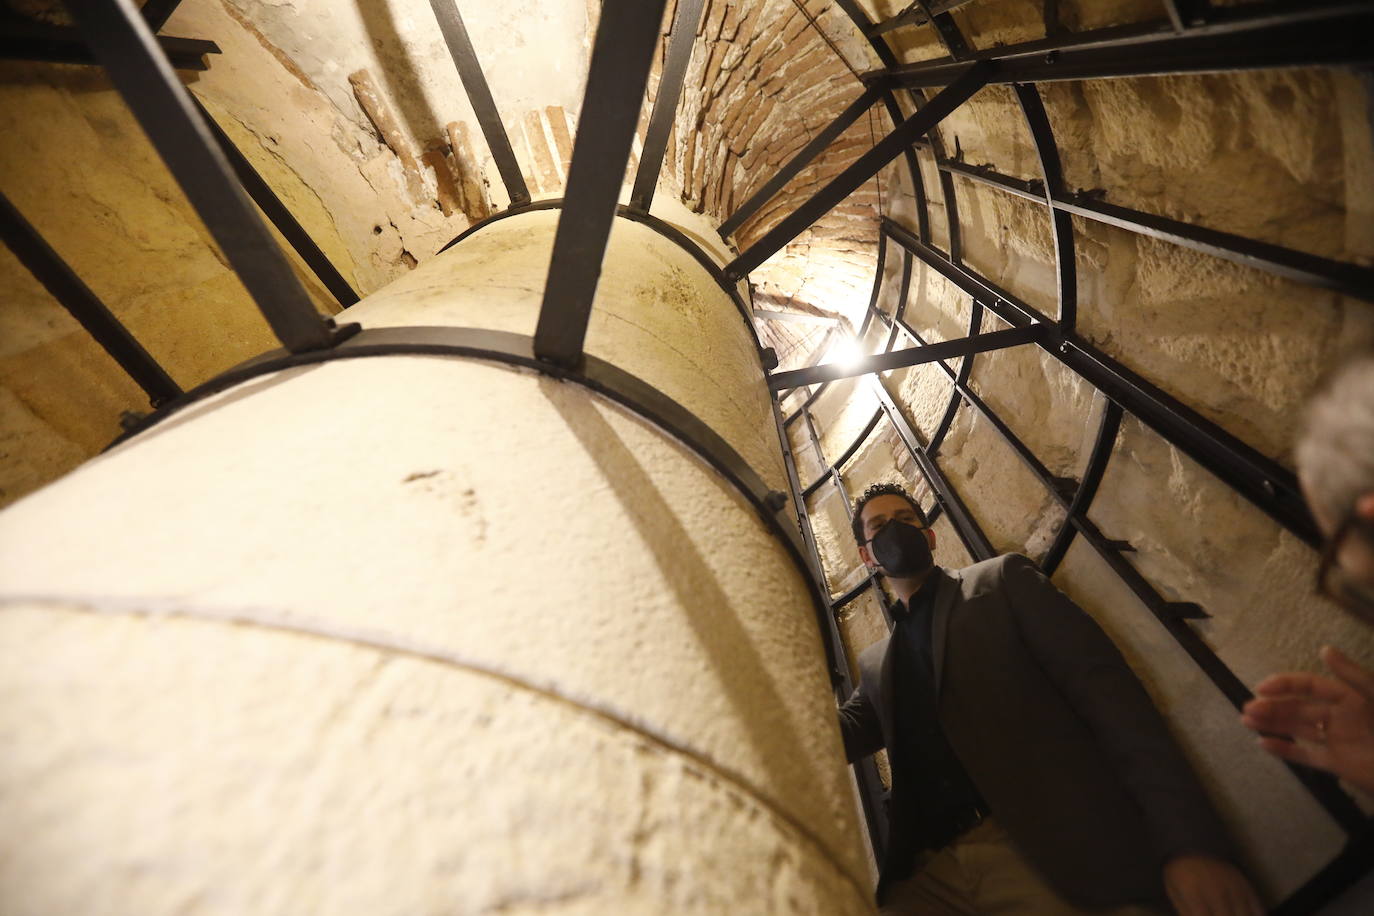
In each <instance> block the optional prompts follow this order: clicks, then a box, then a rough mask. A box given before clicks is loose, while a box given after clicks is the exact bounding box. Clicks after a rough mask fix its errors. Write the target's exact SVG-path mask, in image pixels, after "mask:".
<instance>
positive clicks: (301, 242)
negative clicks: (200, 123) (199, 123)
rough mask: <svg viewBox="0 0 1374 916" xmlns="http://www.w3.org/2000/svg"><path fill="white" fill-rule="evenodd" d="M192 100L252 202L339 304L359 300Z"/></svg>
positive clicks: (208, 114)
mask: <svg viewBox="0 0 1374 916" xmlns="http://www.w3.org/2000/svg"><path fill="white" fill-rule="evenodd" d="M191 101H192V102H194V103H195V105H196V110H197V111H199V112H200V116H201V117H202V118H204V119H205V126H206V127H208V128H209V129H210V134H211V135H212V136H213V137H214V138H215V142H216V143H217V144H219V148H220V151H221V152H223V153H224V155H225V157H226V158H227V159H228V160H229V166H230V167H231V168H232V169H233V170H234V174H235V175H237V176H238V179H239V182H240V183H241V184H242V185H243V189H244V190H245V191H247V192H248V196H249V197H251V198H253V203H255V204H257V205H258V208H259V209H260V210H262V212H263V214H264V215H265V216H266V217H267V218H268V219H269V220H271V221H272V225H274V226H276V227H277V231H278V232H280V233H281V234H282V237H283V238H285V239H286V241H287V242H288V243H289V244H290V245H291V247H292V248H293V249H294V250H295V252H296V254H298V255H299V256H300V259H301V260H302V261H304V262H305V265H306V266H307V267H309V268H310V271H311V273H313V274H314V275H315V277H316V278H317V279H318V280H319V281H320V282H321V283H323V284H324V287H325V289H327V290H329V293H330V295H332V296H333V297H334V299H335V301H337V302H338V303H339V307H340V308H348V307H349V306H350V305H353V304H354V303H356V302H357V301H358V294H357V293H356V292H354V291H353V287H352V286H351V285H349V282H348V281H347V280H345V279H344V276H343V274H341V273H339V270H338V268H336V267H335V266H334V264H333V263H332V262H331V261H330V260H329V258H328V257H327V256H326V255H325V253H324V252H323V251H321V250H320V246H319V245H316V244H315V240H314V239H312V238H311V237H310V234H309V233H308V232H306V231H305V229H304V228H303V227H302V226H301V224H300V223H298V222H296V218H295V217H294V216H292V215H291V211H290V210H289V209H287V207H286V205H285V204H283V203H282V202H281V198H279V197H277V195H276V193H275V192H274V191H273V190H272V186H271V185H269V184H268V183H267V181H266V180H265V179H264V178H263V177H262V175H260V174H259V173H258V170H257V169H255V168H253V163H251V162H249V161H248V157H247V156H245V155H243V153H241V152H240V151H239V148H238V147H237V146H235V145H234V141H233V140H230V139H229V135H228V134H226V133H225V132H224V130H223V129H222V128H221V127H220V126H219V124H217V123H216V122H215V119H214V118H212V117H211V116H210V112H208V111H206V110H205V106H204V105H202V104H201V102H200V99H198V98H196V97H195V96H194V95H192V96H191Z"/></svg>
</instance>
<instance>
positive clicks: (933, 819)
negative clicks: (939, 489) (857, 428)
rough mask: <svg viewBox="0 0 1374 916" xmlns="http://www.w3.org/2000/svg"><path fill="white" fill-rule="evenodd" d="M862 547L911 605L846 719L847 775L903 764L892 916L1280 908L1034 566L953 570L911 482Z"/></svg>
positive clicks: (1173, 748)
mask: <svg viewBox="0 0 1374 916" xmlns="http://www.w3.org/2000/svg"><path fill="white" fill-rule="evenodd" d="M854 537H855V539H856V540H857V541H858V542H859V554H860V556H861V557H862V558H863V561H864V563H865V564H867V565H868V566H869V567H870V568H873V569H876V570H877V571H879V572H880V573H882V574H883V575H884V576H886V577H887V580H888V584H889V585H890V587H891V589H892V591H893V593H894V594H895V596H896V598H897V599H898V601H897V603H896V604H895V605H894V607H893V618H894V621H895V623H894V628H893V631H892V634H891V635H890V636H889V637H888V638H887V639H884V640H881V641H879V642H878V643H876V644H875V645H873V646H870V647H869V648H868V649H866V650H865V651H864V652H863V654H862V656H861V657H860V660H859V672H860V684H859V687H858V689H856V690H855V691H854V694H853V695H852V696H851V697H850V698H849V700H848V701H846V702H845V704H844V706H843V707H842V708H841V710H840V727H841V731H842V733H843V736H844V744H845V751H846V753H847V755H848V757H849V759H850V761H851V762H852V761H854V760H857V759H858V758H860V757H862V756H865V755H867V754H871V753H873V752H875V751H877V750H878V749H879V748H883V747H886V748H887V750H888V755H889V760H890V761H891V764H892V795H891V807H890V809H889V814H890V818H889V823H890V829H889V836H888V842H887V852H886V855H885V857H884V861H883V862H882V863H881V868H882V873H881V878H880V880H879V884H878V899H879V902H880V903H881V904H882V907H883V909H882V912H883V913H890V914H962V916H967V914H980V913H997V914H1008V916H1010V914H1025V916H1060V914H1063V916H1068V914H1077V913H1086V912H1097V913H1111V914H1113V916H1125V914H1132V916H1135V914H1147V913H1160V912H1167V910H1166V909H1165V904H1166V902H1167V903H1170V904H1172V905H1173V907H1174V909H1175V910H1176V911H1177V912H1178V913H1180V914H1182V916H1204V914H1206V916H1258V914H1260V913H1262V912H1263V910H1262V908H1261V906H1260V903H1259V900H1258V898H1257V897H1256V895H1255V892H1254V890H1253V889H1252V888H1251V886H1250V884H1249V882H1248V881H1247V880H1246V879H1245V877H1244V876H1243V875H1242V874H1241V873H1240V871H1239V870H1238V869H1237V868H1236V867H1235V866H1234V865H1233V864H1232V862H1234V859H1235V854H1234V851H1233V849H1232V847H1231V844H1230V841H1229V840H1228V838H1227V836H1226V834H1225V831H1224V829H1223V828H1222V826H1221V823H1220V821H1219V820H1218V818H1217V816H1216V814H1215V813H1214V812H1213V810H1212V807H1211V804H1210V803H1209V801H1208V799H1207V796H1206V794H1205V793H1204V791H1203V789H1202V787H1201V786H1200V785H1199V783H1198V781H1197V778H1196V776H1195V775H1194V774H1193V772H1192V770H1191V769H1190V767H1189V766H1188V764H1187V762H1186V761H1185V760H1184V758H1183V756H1182V754H1181V753H1180V751H1179V749H1178V747H1177V745H1176V744H1175V743H1174V741H1173V739H1172V737H1171V736H1170V735H1169V732H1168V730H1167V728H1166V727H1165V725H1164V723H1163V721H1162V720H1161V718H1160V716H1159V714H1158V712H1157V711H1156V710H1155V708H1154V706H1153V704H1152V703H1151V701H1150V699H1149V696H1148V695H1147V694H1146V693H1145V690H1144V688H1143V687H1142V686H1141V685H1140V682H1139V681H1138V680H1136V678H1135V676H1134V675H1133V674H1132V673H1131V671H1130V669H1129V668H1128V667H1127V665H1126V662H1125V660H1124V659H1123V658H1122V657H1121V654H1120V653H1119V652H1118V651H1117V649H1116V647H1115V646H1114V645H1113V644H1112V642H1111V640H1109V639H1108V638H1107V637H1106V635H1105V634H1104V633H1103V632H1102V630H1101V629H1100V628H1099V627H1098V626H1097V624H1096V623H1095V622H1094V621H1093V620H1092V618H1090V617H1089V616H1088V615H1087V614H1086V613H1084V612H1083V611H1082V610H1081V609H1080V608H1078V607H1077V605H1075V604H1074V603H1073V602H1072V601H1070V600H1069V598H1068V597H1067V596H1065V595H1064V594H1063V593H1062V592H1060V591H1059V590H1058V589H1057V588H1055V587H1054V586H1053V585H1052V584H1051V583H1050V582H1049V580H1048V579H1046V578H1045V577H1044V576H1043V575H1042V574H1041V573H1040V571H1039V570H1037V569H1036V568H1035V566H1034V565H1033V564H1032V563H1031V562H1030V561H1029V560H1027V559H1026V558H1025V557H1022V556H1017V555H1007V556H1002V557H997V558H995V559H992V560H987V561H984V562H981V563H976V564H974V565H973V566H970V567H967V568H965V569H962V570H946V569H943V568H941V567H939V566H936V565H935V564H934V559H933V555H932V549H933V548H934V545H935V533H934V532H933V531H932V530H931V529H930V528H929V527H928V526H927V525H926V522H925V516H924V515H923V514H922V512H921V510H920V508H919V506H917V505H916V503H915V501H914V500H912V498H911V497H910V496H909V495H908V494H907V493H906V491H905V490H903V489H902V488H901V487H899V486H896V485H895V484H878V485H875V486H872V487H869V488H868V490H867V491H865V492H864V494H863V496H862V497H861V498H860V500H859V502H858V504H857V505H856V507H855V513H854Z"/></svg>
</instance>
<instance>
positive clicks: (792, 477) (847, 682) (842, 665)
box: [770, 396, 887, 862]
mask: <svg viewBox="0 0 1374 916" xmlns="http://www.w3.org/2000/svg"><path fill="white" fill-rule="evenodd" d="M770 400H771V401H772V407H773V423H774V425H775V426H776V427H777V430H778V442H779V444H780V445H781V447H782V457H783V465H784V466H785V467H786V469H787V483H788V486H789V487H790V488H791V490H792V505H793V506H795V507H796V510H797V524H798V527H800V529H801V534H802V541H803V543H805V545H806V552H807V559H808V562H809V565H810V567H811V577H812V578H813V579H814V580H815V582H816V584H817V588H818V590H819V592H820V593H821V594H824V595H826V596H827V598H828V596H829V594H830V588H829V586H828V585H827V584H826V579H825V572H824V568H823V566H822V564H821V555H820V551H819V550H817V548H816V534H815V532H814V531H813V530H812V528H811V518H810V515H809V513H808V512H807V511H806V500H805V498H804V497H803V496H802V492H801V482H800V480H799V479H798V477H797V463H796V458H795V456H794V455H793V454H792V448H791V445H790V444H789V441H788V438H787V431H786V430H785V429H783V423H782V411H781V408H780V407H779V406H778V399H777V397H775V396H773V397H770ZM879 591H881V589H879ZM821 639H822V641H823V642H824V643H825V646H826V658H827V660H828V661H829V662H830V666H831V667H830V675H831V683H833V684H834V685H835V687H836V699H837V700H839V701H840V702H844V701H845V700H846V699H848V698H849V695H850V694H851V693H853V692H854V687H855V684H854V677H853V675H851V674H850V671H849V664H848V661H847V659H846V657H845V654H844V634H843V633H841V632H840V627H839V623H838V622H837V621H836V620H835V606H834V603H833V602H831V605H830V607H829V608H827V613H826V615H825V620H824V621H822V623H821ZM854 772H855V776H856V779H857V781H858V784H859V800H860V803H861V804H862V806H863V812H864V820H865V821H866V822H867V825H868V835H869V842H870V843H871V844H872V846H873V855H874V858H876V859H877V860H878V861H879V862H881V861H882V860H883V858H884V853H885V851H886V850H885V842H884V840H885V837H886V835H887V812H886V810H885V809H884V807H883V796H884V790H883V783H882V779H881V778H880V777H879V775H878V768H877V764H875V763H874V761H873V758H872V757H865V758H864V759H863V760H861V761H859V762H858V763H856V764H854Z"/></svg>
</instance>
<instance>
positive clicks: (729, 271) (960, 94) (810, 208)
mask: <svg viewBox="0 0 1374 916" xmlns="http://www.w3.org/2000/svg"><path fill="white" fill-rule="evenodd" d="M987 77H988V69H987V66H986V65H984V64H970V65H968V66H967V68H966V69H965V71H964V72H963V73H962V74H961V75H960V76H959V77H958V78H957V79H956V80H955V81H954V82H953V83H951V84H950V85H949V86H948V87H947V88H946V89H944V90H943V91H942V92H941V93H940V94H939V96H937V97H936V98H935V99H934V100H932V101H931V102H929V103H928V104H926V105H925V106H924V107H923V108H921V109H920V110H919V111H917V112H916V113H915V114H914V115H912V116H911V117H909V118H907V119H906V120H905V121H903V122H902V123H901V124H900V125H898V126H897V127H896V128H895V129H894V130H893V131H892V132H891V133H890V134H888V135H887V136H886V137H884V138H883V139H881V140H879V141H878V143H877V144H876V145H875V146H874V147H873V148H872V149H871V150H869V151H868V152H866V153H864V154H863V155H862V156H860V157H859V158H858V160H857V161H855V162H854V163H853V164H852V165H850V166H849V167H848V168H847V169H845V170H844V171H843V172H841V173H840V174H839V175H838V176H836V177H835V179H834V180H833V181H831V182H830V183H829V184H827V185H826V186H825V187H824V188H822V189H821V190H820V191H817V192H816V194H815V195H813V196H812V197H811V199H810V200H808V201H806V203H804V204H802V205H801V206H800V207H798V208H797V210H796V211H795V212H794V213H792V214H790V215H788V216H787V217H785V218H784V219H783V220H782V222H780V223H779V224H778V225H777V226H775V227H773V228H772V229H770V230H769V231H768V232H767V233H765V234H764V236H763V237H762V238H760V239H759V240H758V241H757V242H755V243H754V244H753V245H751V246H749V248H748V249H747V250H745V251H744V252H743V253H742V254H741V255H740V256H739V257H737V258H735V260H733V261H731V262H730V263H729V264H727V265H725V274H726V276H728V277H731V278H734V279H740V278H742V277H744V276H746V275H747V274H748V273H749V271H751V270H753V269H754V268H755V267H758V266H759V265H760V264H762V263H763V262H764V261H766V260H768V259H769V258H770V257H772V256H773V255H774V254H775V253H776V252H777V251H778V250H779V249H781V248H782V247H783V246H784V245H786V244H787V243H788V242H790V241H792V239H794V238H796V237H797V236H798V235H800V234H801V233H802V232H803V231H804V230H805V229H806V228H807V227H808V226H810V225H811V224H812V223H814V222H815V221H816V220H818V219H820V218H821V217H822V216H824V215H825V214H826V213H828V212H829V211H830V209H831V208H832V207H834V206H835V205H836V204H838V203H839V202H840V201H842V200H844V199H845V198H846V197H848V196H849V195H850V194H852V193H853V192H854V191H855V190H856V189H857V188H859V186H860V185H862V184H863V183H864V182H866V181H868V180H869V179H870V178H872V177H873V176H874V175H876V174H877V173H878V172H879V171H880V170H881V169H882V168H883V166H885V165H887V164H888V163H889V162H891V161H892V160H893V159H895V158H897V156H899V155H901V153H902V151H903V150H905V149H906V148H907V147H909V146H910V144H911V141H913V140H915V139H916V138H917V137H919V136H920V135H921V134H924V133H925V132H926V131H928V130H930V129H931V128H932V127H934V126H935V125H936V124H939V123H940V121H941V120H943V119H944V117H945V116H946V115H948V114H949V113H950V112H951V111H953V110H954V109H955V108H957V107H959V106H960V105H962V104H963V103H964V102H965V101H966V100H967V99H968V98H969V96H971V95H973V94H974V93H975V92H977V91H978V90H979V89H981V88H983V86H984V85H985V84H986V82H987Z"/></svg>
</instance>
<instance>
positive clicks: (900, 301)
mask: <svg viewBox="0 0 1374 916" xmlns="http://www.w3.org/2000/svg"><path fill="white" fill-rule="evenodd" d="M878 235H879V237H880V238H884V237H885V236H883V234H882V233H881V232H879V233H878ZM912 260H913V259H912V257H911V252H909V251H907V250H906V249H905V248H903V249H902V282H901V285H900V286H898V287H897V307H896V308H895V309H893V310H892V325H891V330H889V331H888V334H887V342H886V343H884V344H883V352H884V353H887V352H890V351H891V350H892V345H893V344H895V343H896V342H897V322H898V321H901V320H902V315H904V314H906V301H907V297H908V296H910V295H911V269H912ZM865 317H868V316H865Z"/></svg>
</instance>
